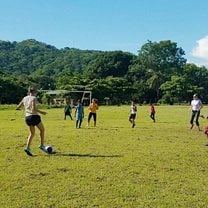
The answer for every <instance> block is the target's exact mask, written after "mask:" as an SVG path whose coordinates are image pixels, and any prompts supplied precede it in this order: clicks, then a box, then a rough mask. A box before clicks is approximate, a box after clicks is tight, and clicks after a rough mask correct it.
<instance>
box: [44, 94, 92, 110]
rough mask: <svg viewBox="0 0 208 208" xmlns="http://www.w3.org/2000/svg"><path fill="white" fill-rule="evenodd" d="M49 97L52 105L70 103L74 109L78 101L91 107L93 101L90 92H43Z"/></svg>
mask: <svg viewBox="0 0 208 208" xmlns="http://www.w3.org/2000/svg"><path fill="white" fill-rule="evenodd" d="M42 92H45V94H46V95H48V96H49V100H50V104H57V103H58V104H60V103H67V102H68V103H70V104H71V106H72V107H73V106H74V105H76V102H77V100H78V99H79V100H81V102H82V103H83V105H89V103H90V102H91V100H92V91H89V90H44V91H43V90H42Z"/></svg>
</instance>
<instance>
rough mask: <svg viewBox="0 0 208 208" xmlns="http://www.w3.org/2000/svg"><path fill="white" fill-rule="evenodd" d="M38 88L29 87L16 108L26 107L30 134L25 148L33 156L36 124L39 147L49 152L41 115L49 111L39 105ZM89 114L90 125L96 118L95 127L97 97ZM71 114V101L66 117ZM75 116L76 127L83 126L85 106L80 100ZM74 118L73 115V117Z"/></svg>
mask: <svg viewBox="0 0 208 208" xmlns="http://www.w3.org/2000/svg"><path fill="white" fill-rule="evenodd" d="M37 93H38V91H37V89H35V88H29V90H28V95H27V96H25V97H24V98H23V99H22V100H21V101H20V103H19V104H18V105H17V108H16V110H18V109H20V108H21V107H24V110H25V122H26V124H27V126H28V127H29V135H28V138H27V144H26V148H25V149H24V151H25V152H26V154H27V155H29V156H33V154H32V152H31V149H30V146H31V142H32V139H33V137H34V135H35V126H36V127H37V128H38V129H39V131H40V145H39V148H40V149H41V150H42V151H44V152H46V153H48V151H47V149H46V146H45V145H44V142H45V128H44V126H43V123H42V121H41V117H40V115H39V114H42V115H46V114H47V113H46V112H45V111H42V110H39V109H38V107H37V97H36V96H37ZM88 110H89V115H88V125H89V124H90V120H91V118H92V117H93V119H94V127H95V126H96V120H97V116H96V111H97V110H98V104H97V100H96V99H92V103H90V105H89V107H88ZM67 115H70V116H71V114H70V106H69V103H68V105H67V106H66V107H65V118H64V119H66V116H67ZM75 117H76V128H81V124H82V121H83V118H84V110H83V106H82V104H81V101H80V100H78V101H77V106H76V108H75ZM71 119H72V117H71Z"/></svg>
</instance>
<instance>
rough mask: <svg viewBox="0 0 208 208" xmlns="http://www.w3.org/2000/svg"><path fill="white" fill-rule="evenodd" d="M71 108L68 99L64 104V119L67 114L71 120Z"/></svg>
mask: <svg viewBox="0 0 208 208" xmlns="http://www.w3.org/2000/svg"><path fill="white" fill-rule="evenodd" d="M71 112H72V108H71V105H70V103H69V101H67V102H66V106H65V107H64V120H66V116H69V117H70V118H71V120H73V118H72V116H71Z"/></svg>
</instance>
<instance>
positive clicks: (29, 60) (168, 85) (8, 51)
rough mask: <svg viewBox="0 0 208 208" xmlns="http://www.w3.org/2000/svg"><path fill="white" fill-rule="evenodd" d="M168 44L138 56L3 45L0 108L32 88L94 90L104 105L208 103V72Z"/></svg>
mask: <svg viewBox="0 0 208 208" xmlns="http://www.w3.org/2000/svg"><path fill="white" fill-rule="evenodd" d="M184 55H185V51H184V50H183V49H182V48H181V47H178V45H177V43H175V42H172V41H170V40H165V41H160V42H152V41H147V43H145V44H144V45H143V46H142V47H141V48H140V49H138V54H137V55H134V54H132V53H128V52H123V51H95V50H80V49H75V48H68V47H66V48H63V49H57V48H56V47H54V46H51V45H47V44H45V43H42V42H38V41H36V40H33V39H30V40H25V41H22V42H9V41H0V75H1V76H0V103H1V104H5V103H7V104H10V103H17V102H18V101H19V100H20V99H21V98H22V97H23V96H24V95H25V94H26V92H27V88H28V86H35V87H37V88H38V89H42V90H49V89H51V90H53V89H64V90H91V91H92V92H93V96H94V97H96V98H98V99H99V101H100V102H101V103H103V102H104V101H105V100H106V99H108V100H109V101H110V103H111V104H122V103H127V102H129V101H130V100H131V99H134V100H135V101H136V102H139V103H148V102H155V103H156V102H160V103H168V104H174V103H183V102H189V101H190V99H191V97H192V94H193V93H198V94H199V95H200V96H201V98H202V100H203V102H205V103H207V102H208V69H207V68H206V67H198V66H196V65H194V64H190V63H187V62H186V59H185V58H184Z"/></svg>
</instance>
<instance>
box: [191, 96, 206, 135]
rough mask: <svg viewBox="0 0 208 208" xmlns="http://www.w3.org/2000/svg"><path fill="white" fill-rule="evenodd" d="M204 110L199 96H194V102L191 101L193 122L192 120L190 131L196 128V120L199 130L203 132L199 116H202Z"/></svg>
mask: <svg viewBox="0 0 208 208" xmlns="http://www.w3.org/2000/svg"><path fill="white" fill-rule="evenodd" d="M202 108H203V105H202V102H201V100H200V99H199V97H198V95H197V94H194V95H193V100H192V101H191V110H192V113H191V120H190V124H191V126H190V129H192V128H193V127H194V118H196V121H195V122H196V125H197V127H198V130H199V131H201V129H200V127H199V116H200V110H201V109H202Z"/></svg>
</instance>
